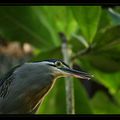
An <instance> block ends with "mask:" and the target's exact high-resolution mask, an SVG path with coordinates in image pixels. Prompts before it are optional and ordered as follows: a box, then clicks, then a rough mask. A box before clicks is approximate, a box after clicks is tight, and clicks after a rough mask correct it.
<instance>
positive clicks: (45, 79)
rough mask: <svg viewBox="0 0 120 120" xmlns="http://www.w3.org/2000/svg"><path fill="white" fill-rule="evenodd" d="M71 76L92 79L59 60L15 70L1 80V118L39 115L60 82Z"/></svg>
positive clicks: (30, 64)
mask: <svg viewBox="0 0 120 120" xmlns="http://www.w3.org/2000/svg"><path fill="white" fill-rule="evenodd" d="M68 76H73V77H77V78H81V79H88V80H89V79H91V77H92V75H91V74H89V73H87V72H83V71H78V70H75V69H72V68H71V67H69V66H68V65H67V64H66V63H65V62H63V61H62V60H59V59H48V60H42V61H38V62H25V63H23V64H20V65H17V66H15V67H13V68H12V69H10V71H8V72H7V73H6V74H5V75H3V77H1V79H0V114H35V113H36V111H37V110H38V108H39V106H40V105H41V102H42V101H43V99H44V97H45V96H46V95H47V94H48V93H49V91H50V90H51V89H52V87H53V85H54V83H55V81H56V79H58V78H60V77H68Z"/></svg>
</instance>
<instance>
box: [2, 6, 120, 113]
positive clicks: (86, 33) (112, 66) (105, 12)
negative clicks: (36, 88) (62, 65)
mask: <svg viewBox="0 0 120 120" xmlns="http://www.w3.org/2000/svg"><path fill="white" fill-rule="evenodd" d="M0 16H2V17H1V18H0V35H1V36H2V37H3V38H5V39H6V40H8V41H19V42H21V43H24V42H28V43H30V44H32V45H33V46H34V48H36V49H37V50H38V51H39V52H38V53H39V54H35V57H34V58H33V59H32V61H40V60H44V59H48V58H60V59H61V58H62V53H61V40H60V38H59V32H63V33H64V34H65V35H66V37H67V38H68V45H69V47H70V49H71V50H72V56H75V55H77V56H76V58H75V60H74V61H71V62H73V64H77V65H78V66H80V67H81V68H82V69H86V70H87V71H89V72H90V73H92V74H94V79H93V81H95V82H96V83H99V84H101V85H103V86H104V87H106V88H107V89H108V91H109V94H111V95H112V97H113V99H114V100H115V103H114V102H113V101H111V100H110V98H108V96H107V95H106V93H105V92H102V91H100V90H98V91H97V92H96V93H95V94H94V96H93V97H92V98H90V97H89V96H88V92H87V91H86V89H85V86H84V85H83V84H81V82H80V80H78V79H75V78H74V95H75V113H78V114H88V113H89V114H95V113H97V114H98V113H99V114H105V113H108V114H111V113H120V107H119V106H120V100H119V99H120V91H119V88H120V33H119V32H120V7H116V8H114V9H103V8H101V6H9V7H8V6H1V7H0ZM84 50H85V51H86V52H84V54H83V53H82V52H81V51H84ZM64 82H65V81H64V79H63V78H61V79H58V80H57V81H56V83H55V85H54V86H53V88H52V89H51V91H50V92H49V93H48V95H47V96H45V98H44V100H43V102H42V104H41V105H40V108H39V110H38V112H37V114H39V113H43V114H61V113H62V114H66V103H65V102H66V99H65V96H66V95H65V83H64Z"/></svg>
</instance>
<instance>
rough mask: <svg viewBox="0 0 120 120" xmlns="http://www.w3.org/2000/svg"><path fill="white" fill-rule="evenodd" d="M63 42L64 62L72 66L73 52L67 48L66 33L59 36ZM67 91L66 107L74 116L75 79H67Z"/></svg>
mask: <svg viewBox="0 0 120 120" xmlns="http://www.w3.org/2000/svg"><path fill="white" fill-rule="evenodd" d="M59 35H60V37H61V40H62V54H63V58H64V61H65V62H66V63H67V64H70V59H71V58H70V57H71V50H70V49H69V48H68V46H67V39H66V36H65V35H64V33H60V34H59ZM65 90H66V106H67V114H74V113H75V109H74V87H73V79H72V78H65Z"/></svg>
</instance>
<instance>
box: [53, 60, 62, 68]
mask: <svg viewBox="0 0 120 120" xmlns="http://www.w3.org/2000/svg"><path fill="white" fill-rule="evenodd" d="M55 65H56V67H61V66H62V65H63V64H62V62H60V61H56V62H55Z"/></svg>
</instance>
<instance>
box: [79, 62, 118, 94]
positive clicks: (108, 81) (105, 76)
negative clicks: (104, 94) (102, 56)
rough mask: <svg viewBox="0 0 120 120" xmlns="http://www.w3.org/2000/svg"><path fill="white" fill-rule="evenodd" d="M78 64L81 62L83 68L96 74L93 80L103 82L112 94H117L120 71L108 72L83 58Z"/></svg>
mask: <svg viewBox="0 0 120 120" xmlns="http://www.w3.org/2000/svg"><path fill="white" fill-rule="evenodd" d="M78 64H80V66H81V68H85V69H86V71H88V72H89V73H91V74H93V75H94V78H93V80H95V81H96V82H99V83H101V84H102V85H104V86H105V87H106V88H108V90H109V92H110V93H111V94H113V95H114V94H115V93H116V92H117V91H118V90H119V88H120V80H119V78H120V72H115V73H106V72H103V71H100V70H98V69H96V68H95V67H94V66H93V65H91V64H90V63H89V62H87V60H86V61H85V60H81V61H80V62H79V60H78Z"/></svg>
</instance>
